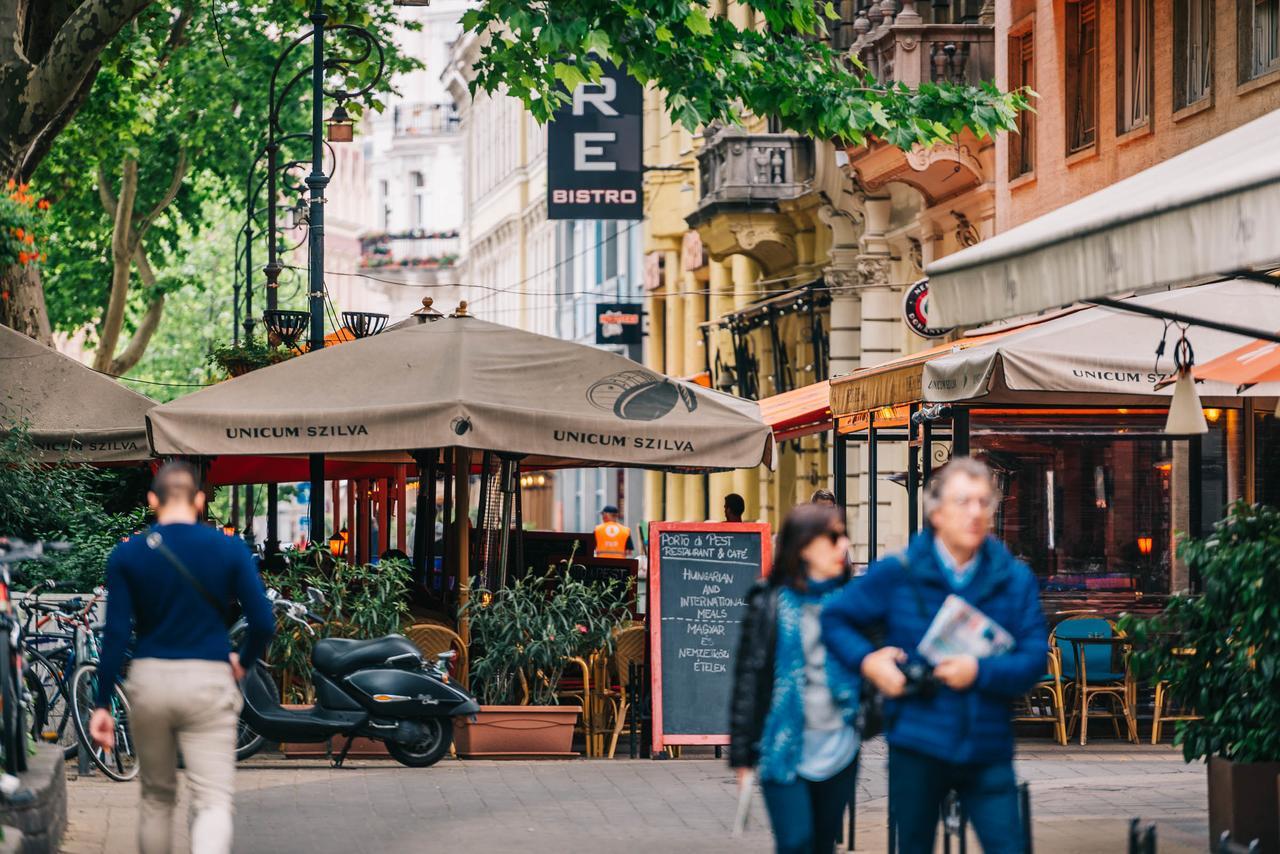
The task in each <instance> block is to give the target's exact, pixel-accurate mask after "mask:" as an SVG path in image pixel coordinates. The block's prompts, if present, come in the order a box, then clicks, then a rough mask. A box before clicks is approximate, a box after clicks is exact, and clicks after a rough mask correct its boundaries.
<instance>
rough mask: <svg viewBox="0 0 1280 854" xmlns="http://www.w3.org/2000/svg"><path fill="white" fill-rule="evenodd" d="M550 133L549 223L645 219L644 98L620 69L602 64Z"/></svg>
mask: <svg viewBox="0 0 1280 854" xmlns="http://www.w3.org/2000/svg"><path fill="white" fill-rule="evenodd" d="M600 67H601V68H602V69H603V70H604V73H603V75H602V76H601V78H600V82H599V83H583V84H581V85H579V86H578V88H577V89H576V90H574V92H573V98H572V100H571V101H570V102H569V103H568V104H566V105H565V106H563V107H561V108H560V109H558V110H556V113H555V116H554V117H553V118H552V120H551V124H550V125H549V126H548V128H547V219H641V218H642V217H643V216H644V172H643V170H642V169H641V166H642V160H641V156H642V151H643V147H642V138H643V127H644V115H643V113H644V93H643V91H642V90H641V88H640V84H639V83H638V82H637V81H636V80H635V79H633V78H631V77H629V76H627V74H626V73H625V72H623V71H622V69H620V68H618V67H617V66H615V65H613V64H611V63H608V62H603V61H601V62H600Z"/></svg>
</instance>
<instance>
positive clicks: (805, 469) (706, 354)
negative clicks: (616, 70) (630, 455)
mask: <svg viewBox="0 0 1280 854" xmlns="http://www.w3.org/2000/svg"><path fill="white" fill-rule="evenodd" d="M840 5H841V7H842V9H843V11H844V13H845V17H844V19H843V20H842V21H841V22H840V26H838V27H833V28H832V36H831V37H832V39H833V41H834V43H835V46H837V47H838V48H839V49H841V50H846V51H849V52H851V53H855V54H857V55H858V56H859V57H860V58H861V59H862V61H863V62H864V63H866V64H867V65H869V66H870V67H872V68H874V69H878V70H879V71H880V76H881V78H882V79H887V80H901V81H903V82H906V83H908V84H909V85H917V84H919V83H920V82H923V81H935V82H937V81H943V80H946V81H951V82H975V81H977V80H989V79H992V78H993V77H994V35H993V28H992V20H991V14H990V11H989V10H987V11H985V12H984V10H983V9H980V8H969V7H970V6H974V5H975V4H973V3H971V2H964V0H957V2H953V3H951V4H950V5H949V6H946V7H939V6H934V5H930V6H929V7H928V8H926V9H924V10H923V11H922V12H917V11H915V10H914V9H913V10H911V11H910V12H909V13H906V12H904V13H903V14H901V15H897V16H896V17H895V15H894V13H892V12H890V11H885V10H884V9H883V8H882V7H881V5H880V4H877V3H856V2H855V3H844V4H840ZM977 5H979V6H980V5H981V4H977ZM723 13H724V14H728V15H729V16H730V17H732V18H733V19H734V22H735V23H736V24H738V26H742V27H745V26H751V25H753V13H752V12H751V10H749V9H747V8H745V7H742V6H740V5H738V4H736V3H730V4H727V6H726V8H724V9H723ZM957 45H959V46H960V47H958V48H957ZM775 131H776V129H775V128H771V127H770V122H769V121H768V120H767V119H766V118H751V119H749V120H748V121H747V122H746V123H745V125H744V126H743V127H720V126H714V127H709V128H705V129H702V131H701V132H699V133H690V132H688V131H687V130H685V129H683V128H681V127H679V126H676V125H674V124H673V123H672V122H671V120H670V117H669V116H668V113H667V111H666V109H665V106H664V103H663V99H662V96H661V94H660V93H658V92H656V91H654V90H649V91H648V92H647V93H646V100H645V164H646V166H647V168H648V171H647V175H646V184H645V216H646V220H645V252H646V266H645V285H646V307H647V311H648V317H649V338H648V339H647V341H646V363H647V364H648V365H649V366H650V367H652V368H653V369H655V370H660V371H663V372H665V373H667V374H671V375H674V376H681V377H700V378H702V381H704V382H707V383H708V384H710V385H712V386H713V387H716V388H719V389H721V390H723V391H726V392H729V393H734V394H738V395H740V396H743V397H748V398H752V399H763V398H767V397H771V396H773V395H776V394H781V393H784V392H787V391H790V390H793V389H796V388H801V387H804V386H808V385H811V384H813V383H820V382H822V381H824V380H827V379H829V378H831V377H834V376H838V375H842V374H847V373H850V372H852V371H854V370H857V369H858V368H861V367H870V366H874V365H877V364H880V363H883V362H886V361H888V360H890V359H892V358H894V357H896V356H899V355H903V354H907V353H912V352H915V351H918V350H922V349H925V348H927V347H930V346H933V345H936V344H937V343H938V339H936V338H935V339H927V338H923V337H918V336H917V335H915V334H914V333H912V332H911V331H910V330H909V329H908V327H907V325H906V324H905V323H904V322H903V319H902V318H903V295H904V292H905V291H906V289H907V288H909V287H910V286H911V284H912V283H914V282H916V281H918V280H919V279H920V278H921V277H922V275H923V268H924V265H925V264H926V263H928V262H929V261H930V260H932V259H934V258H937V257H941V256H943V255H946V254H949V253H950V252H953V251H956V250H957V249H960V248H963V247H965V246H968V245H972V244H973V243H975V242H977V241H978V240H980V239H982V238H983V237H984V236H987V235H988V234H990V233H991V232H992V230H993V222H994V209H993V208H994V204H993V198H994V191H993V188H994V173H993V168H994V167H993V161H994V144H993V143H992V141H991V140H983V141H979V140H977V139H975V138H964V137H962V138H961V139H960V140H959V141H957V142H956V143H955V144H953V145H947V146H937V147H935V148H933V149H930V150H928V151H916V152H902V151H900V150H898V149H894V148H892V147H889V146H886V145H881V144H878V143H872V144H870V145H868V146H860V147H852V148H841V147H837V146H836V145H834V144H833V143H831V142H829V141H824V140H813V139H810V138H806V137H801V136H797V135H795V134H791V133H780V132H775ZM855 438H856V437H855ZM834 445H835V443H834V442H833V437H832V434H831V433H830V432H824V433H817V434H814V435H808V436H804V437H802V438H799V439H795V440H788V441H785V442H781V443H780V444H779V448H778V453H777V454H776V467H775V469H774V470H773V471H770V470H768V469H766V468H763V467H762V468H760V469H758V470H756V471H738V472H731V473H723V474H712V475H707V476H702V475H663V474H659V473H651V474H649V475H648V478H649V480H648V483H647V494H646V508H645V509H646V517H647V518H649V519H654V520H656V519H668V520H695V521H700V520H707V519H710V520H719V519H723V510H722V507H723V501H724V496H725V495H727V494H729V493H731V492H736V493H738V494H740V495H742V496H743V498H744V499H745V501H746V508H747V509H746V514H745V517H744V518H746V519H747V520H759V521H765V522H769V523H771V524H773V525H775V526H776V525H777V524H778V522H779V520H780V518H781V517H782V515H784V514H785V513H786V511H787V510H788V509H790V508H791V507H792V506H794V505H795V504H797V503H800V502H803V501H807V500H808V499H809V496H810V495H811V494H812V492H813V491H814V490H815V489H818V488H826V489H833V488H834V484H833V483H832V473H833V471H834V470H835V465H834V460H833V456H832V455H833V453H834ZM931 452H933V449H931ZM847 453H848V458H847V461H846V477H847V480H846V484H845V486H846V491H847V496H848V509H849V514H850V519H849V523H850V526H851V532H852V533H853V534H854V545H855V559H860V558H859V557H858V556H859V555H861V556H863V557H865V555H866V554H867V552H868V543H869V542H871V541H872V539H874V540H875V542H876V543H877V544H878V547H879V550H880V553H884V551H885V549H892V548H895V547H899V546H901V545H902V544H903V543H905V540H906V537H907V534H908V532H907V508H906V492H905V490H904V489H901V488H899V487H897V486H894V485H893V482H894V475H898V474H900V473H901V472H902V471H903V470H904V469H905V467H906V461H907V453H906V447H905V446H902V447H897V448H895V447H891V446H890V447H885V448H882V449H881V452H880V454H879V460H878V465H877V472H876V477H877V478H879V479H880V480H882V481H884V480H886V479H888V480H889V481H890V482H889V483H888V484H887V485H885V486H882V487H881V488H880V489H878V490H875V492H876V493H878V497H877V501H878V504H879V505H880V506H879V514H878V516H879V520H880V521H879V524H878V527H877V530H876V531H874V532H872V531H870V530H868V529H867V524H866V520H867V518H868V515H869V514H868V513H867V509H868V507H867V503H866V502H867V489H866V486H867V459H866V453H865V450H864V449H863V446H862V444H860V443H858V442H856V441H854V442H851V443H849V445H848V451H847ZM946 453H948V450H947V449H945V448H940V449H937V454H943V455H945V454H946ZM937 454H935V456H936V455H937Z"/></svg>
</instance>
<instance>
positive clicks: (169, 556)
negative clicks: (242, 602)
mask: <svg viewBox="0 0 1280 854" xmlns="http://www.w3.org/2000/svg"><path fill="white" fill-rule="evenodd" d="M147 545H148V546H150V547H151V549H152V550H153V551H156V552H159V553H160V556H161V557H163V558H164V559H165V560H167V561H169V563H170V564H171V565H172V566H173V568H174V569H176V570H178V574H179V575H181V576H182V577H183V578H185V579H186V580H187V583H188V584H190V585H191V586H192V588H194V589H195V591H196V592H197V593H199V594H200V597H201V598H202V599H204V601H206V602H208V603H209V606H210V607H212V608H213V610H214V611H216V612H217V614H218V617H219V618H221V620H222V622H223V623H225V624H226V625H228V626H229V625H231V624H232V623H233V622H235V620H234V618H233V617H232V616H231V612H230V609H229V608H228V607H227V606H226V605H224V604H223V603H221V602H219V601H218V600H217V599H216V598H215V597H214V595H213V594H212V593H210V592H209V589H208V588H207V587H205V586H204V585H203V584H201V583H200V579H198V578H196V577H195V575H193V574H192V572H191V570H189V569H187V567H186V564H184V563H183V562H182V560H181V559H180V558H179V557H178V556H177V555H176V554H174V553H173V549H171V548H169V547H168V546H167V545H165V543H164V540H163V539H161V537H160V534H159V533H158V532H156V531H152V532H151V533H149V534H147Z"/></svg>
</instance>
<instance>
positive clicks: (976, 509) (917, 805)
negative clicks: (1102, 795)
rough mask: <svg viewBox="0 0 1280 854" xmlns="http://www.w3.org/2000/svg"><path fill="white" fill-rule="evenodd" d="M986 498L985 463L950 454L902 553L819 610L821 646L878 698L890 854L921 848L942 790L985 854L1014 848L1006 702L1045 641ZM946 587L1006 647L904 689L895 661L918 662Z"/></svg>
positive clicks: (992, 498) (928, 839)
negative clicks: (876, 640)
mask: <svg viewBox="0 0 1280 854" xmlns="http://www.w3.org/2000/svg"><path fill="white" fill-rule="evenodd" d="M998 501H999V495H998V494H997V493H996V490H995V486H994V484H993V482H992V478H991V472H990V470H989V469H987V467H986V466H985V465H983V464H982V463H980V462H978V461H976V460H973V459H971V458H968V457H962V458H957V459H955V460H952V461H951V463H949V464H948V465H947V466H945V467H944V468H942V469H941V470H940V471H939V472H938V474H937V475H936V476H935V477H934V478H933V479H932V480H931V481H930V483H929V485H928V487H927V489H926V492H925V500H924V504H925V513H926V514H927V516H928V519H929V525H930V530H927V531H925V532H923V533H921V534H920V535H918V536H917V537H915V538H914V539H913V540H912V541H911V544H910V546H908V548H907V552H906V555H905V557H903V556H892V557H889V558H886V559H884V560H881V561H879V562H878V563H876V564H874V565H872V567H871V568H870V570H869V571H868V572H867V574H866V575H865V576H863V577H862V578H860V579H857V580H855V581H854V582H853V583H852V584H850V585H849V586H848V587H846V588H845V590H844V592H843V593H842V594H841V595H840V596H839V597H837V598H836V599H835V600H834V601H832V602H831V603H830V604H829V605H828V606H827V607H826V609H825V610H824V611H823V614H822V633H823V640H824V641H825V643H826V647H827V650H828V653H829V654H830V655H832V656H834V657H835V658H837V659H839V660H840V662H841V663H842V664H844V665H845V666H847V667H850V668H855V669H857V670H860V671H861V673H862V675H863V676H865V677H866V678H867V679H868V680H869V681H870V682H871V683H872V684H874V685H875V686H876V688H878V689H879V690H880V692H881V693H882V694H884V696H885V697H886V698H888V700H887V702H886V704H885V735H886V738H887V740H888V742H889V809H890V812H891V814H892V816H893V820H894V823H895V824H896V826H897V832H898V851H899V852H901V854H929V852H932V851H933V842H934V835H935V833H936V830H937V824H938V809H939V806H940V805H941V802H942V800H943V798H944V797H945V796H946V794H947V793H948V792H949V791H955V792H956V793H957V794H958V795H959V797H960V800H961V803H962V804H963V806H964V809H965V812H966V813H967V814H968V816H969V821H970V822H971V823H972V824H973V828H974V830H975V831H976V832H977V834H978V839H979V840H980V841H981V843H982V848H983V851H985V852H986V854H1012V852H1022V850H1023V844H1022V835H1021V832H1020V830H1019V827H1020V824H1019V821H1018V795H1017V782H1016V780H1015V778H1014V774H1013V723H1012V721H1011V720H1010V717H1011V716H1010V710H1009V707H1010V703H1011V702H1012V701H1013V700H1015V699H1016V698H1018V697H1020V696H1022V695H1023V694H1025V693H1026V692H1027V691H1029V690H1030V689H1031V687H1032V686H1033V685H1034V684H1035V683H1036V681H1037V680H1038V679H1039V678H1040V675H1041V674H1042V673H1043V672H1044V670H1045V661H1046V656H1047V654H1048V649H1049V644H1048V636H1047V630H1046V627H1045V619H1044V613H1043V612H1042V611H1041V609H1040V595H1039V589H1038V585H1037V584H1036V579H1035V576H1034V575H1032V573H1031V571H1030V570H1029V569H1027V567H1026V566H1025V565H1024V564H1022V563H1021V562H1019V561H1018V560H1017V559H1016V558H1014V557H1013V556H1012V555H1011V554H1009V551H1008V550H1007V549H1006V548H1005V547H1004V546H1003V545H1002V544H1001V543H1000V542H999V541H998V540H997V539H996V538H995V537H993V536H991V525H992V520H993V518H994V514H995V508H996V505H997V503H998ZM951 594H955V595H957V596H959V597H961V598H962V599H964V600H966V601H967V602H968V603H969V604H971V605H973V606H974V607H976V608H978V609H979V610H981V611H982V612H983V613H984V614H986V615H987V616H988V617H990V618H991V619H992V620H994V621H995V622H997V623H999V624H1000V625H1001V626H1003V627H1004V628H1005V630H1007V631H1008V632H1009V634H1011V635H1012V636H1013V638H1014V641H1015V646H1014V647H1013V649H1012V650H1010V651H1009V652H1006V653H1003V654H1000V655H995V656H992V657H989V658H984V659H982V660H978V659H976V658H973V657H972V656H967V655H961V656H953V657H951V658H946V659H944V660H942V661H941V662H940V663H939V664H938V665H937V666H936V667H935V668H933V677H934V679H935V680H936V682H937V684H936V686H934V688H933V690H928V689H926V690H925V691H923V692H916V691H908V690H907V689H908V685H907V680H906V676H905V675H904V673H903V670H902V667H903V666H906V665H907V664H908V663H909V662H923V659H922V657H921V656H920V654H919V652H917V651H916V647H917V646H918V645H919V643H920V640H921V639H922V638H923V637H924V634H925V630H926V629H927V628H928V627H929V623H930V622H931V621H932V620H933V617H934V615H935V614H937V612H938V609H939V608H940V607H941V606H942V603H943V600H945V599H946V598H947V596H949V595H951ZM873 626H882V627H883V628H884V631H885V645H884V646H883V647H881V648H880V649H876V648H875V647H874V646H873V645H872V644H871V642H870V641H869V640H867V636H866V632H867V630H868V629H870V628H872V627H873ZM926 667H927V665H926Z"/></svg>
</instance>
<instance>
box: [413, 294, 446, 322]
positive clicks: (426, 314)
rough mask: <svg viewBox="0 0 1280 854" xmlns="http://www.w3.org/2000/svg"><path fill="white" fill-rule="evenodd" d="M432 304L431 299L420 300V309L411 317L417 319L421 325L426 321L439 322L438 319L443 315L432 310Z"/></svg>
mask: <svg viewBox="0 0 1280 854" xmlns="http://www.w3.org/2000/svg"><path fill="white" fill-rule="evenodd" d="M434 302H435V300H433V299H432V298H431V297H423V298H422V308H420V309H418V310H417V311H415V312H414V313H413V316H414V317H416V318H418V322H419V323H422V322H424V321H427V320H439V319H440V318H442V317H444V315H443V314H441V313H440V312H438V311H436V310H435V309H434V308H432V307H431V304H432V303H434Z"/></svg>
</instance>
